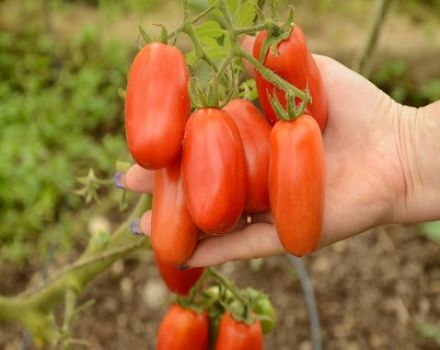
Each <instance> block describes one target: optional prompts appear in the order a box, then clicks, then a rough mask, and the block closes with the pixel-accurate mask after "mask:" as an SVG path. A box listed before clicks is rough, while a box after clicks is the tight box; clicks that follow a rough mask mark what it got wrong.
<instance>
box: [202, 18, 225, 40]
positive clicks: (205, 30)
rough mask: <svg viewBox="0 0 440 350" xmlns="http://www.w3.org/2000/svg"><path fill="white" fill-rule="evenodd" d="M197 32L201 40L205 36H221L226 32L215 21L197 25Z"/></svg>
mask: <svg viewBox="0 0 440 350" xmlns="http://www.w3.org/2000/svg"><path fill="white" fill-rule="evenodd" d="M195 30H196V33H197V36H198V37H199V39H200V40H202V39H203V38H211V39H212V38H216V39H218V38H221V37H222V36H223V35H224V34H225V30H224V29H223V28H222V27H220V24H218V23H217V22H214V21H206V22H203V23H202V24H201V25H199V26H197V27H196V29H195Z"/></svg>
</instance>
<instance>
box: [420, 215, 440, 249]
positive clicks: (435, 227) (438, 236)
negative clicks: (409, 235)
mask: <svg viewBox="0 0 440 350" xmlns="http://www.w3.org/2000/svg"><path fill="white" fill-rule="evenodd" d="M421 227H422V230H423V234H424V235H425V236H426V237H428V238H429V239H431V240H433V241H434V242H436V243H438V244H440V221H432V222H427V223H424V224H421Z"/></svg>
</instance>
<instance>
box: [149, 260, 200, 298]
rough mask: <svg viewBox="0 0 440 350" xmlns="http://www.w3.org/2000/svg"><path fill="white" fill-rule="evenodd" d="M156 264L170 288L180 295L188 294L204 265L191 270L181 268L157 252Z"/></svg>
mask: <svg viewBox="0 0 440 350" xmlns="http://www.w3.org/2000/svg"><path fill="white" fill-rule="evenodd" d="M154 257H155V259H156V265H157V267H158V269H159V272H160V275H161V277H162V279H163V280H164V282H165V284H166V285H167V287H168V289H169V290H170V291H171V292H173V293H177V294H180V295H187V294H188V292H189V290H190V289H191V288H192V286H193V285H194V284H195V283H196V282H197V281H198V280H199V278H200V276H201V275H202V273H203V270H204V268H203V267H195V268H193V269H189V270H179V269H177V268H176V266H175V265H170V264H167V263H165V262H163V261H162V259H161V258H160V257H159V255H158V254H157V253H155V254H154Z"/></svg>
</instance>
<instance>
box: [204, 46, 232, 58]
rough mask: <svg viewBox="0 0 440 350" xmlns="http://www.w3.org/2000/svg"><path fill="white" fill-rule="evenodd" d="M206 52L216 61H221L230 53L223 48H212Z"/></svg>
mask: <svg viewBox="0 0 440 350" xmlns="http://www.w3.org/2000/svg"><path fill="white" fill-rule="evenodd" d="M205 51H206V53H207V55H208V56H209V57H211V59H213V60H214V61H217V60H221V59H222V58H224V57H225V56H226V55H227V54H228V51H227V50H226V49H225V48H224V47H222V46H210V47H207V48H206V50H205Z"/></svg>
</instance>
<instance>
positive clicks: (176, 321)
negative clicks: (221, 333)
mask: <svg viewBox="0 0 440 350" xmlns="http://www.w3.org/2000/svg"><path fill="white" fill-rule="evenodd" d="M208 338H209V318H208V314H207V313H206V312H202V313H196V312H195V311H193V310H190V309H186V308H183V307H181V306H179V305H177V304H174V305H171V307H170V308H169V309H168V311H167V313H166V315H165V317H164V319H163V320H162V323H161V324H160V327H159V332H158V335H157V346H156V349H157V350H207V349H208Z"/></svg>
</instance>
